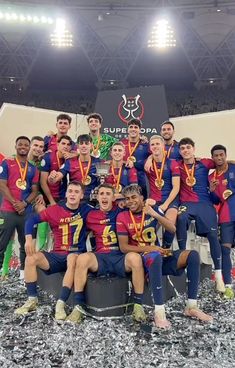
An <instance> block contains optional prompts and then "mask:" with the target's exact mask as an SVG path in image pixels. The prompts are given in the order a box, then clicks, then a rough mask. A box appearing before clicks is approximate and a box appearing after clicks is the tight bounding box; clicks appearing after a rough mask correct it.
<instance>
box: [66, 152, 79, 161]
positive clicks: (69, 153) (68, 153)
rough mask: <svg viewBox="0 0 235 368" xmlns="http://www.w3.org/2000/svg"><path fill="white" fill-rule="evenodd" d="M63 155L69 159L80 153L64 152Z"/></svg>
mask: <svg viewBox="0 0 235 368" xmlns="http://www.w3.org/2000/svg"><path fill="white" fill-rule="evenodd" d="M63 157H64V159H65V160H68V159H69V158H74V157H78V153H77V152H76V151H73V152H63Z"/></svg>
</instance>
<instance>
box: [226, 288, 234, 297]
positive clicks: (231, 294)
mask: <svg viewBox="0 0 235 368" xmlns="http://www.w3.org/2000/svg"><path fill="white" fill-rule="evenodd" d="M224 298H226V299H233V298H234V291H233V289H232V288H231V287H226V288H225V292H224Z"/></svg>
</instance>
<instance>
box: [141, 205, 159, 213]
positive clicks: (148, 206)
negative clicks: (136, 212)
mask: <svg viewBox="0 0 235 368" xmlns="http://www.w3.org/2000/svg"><path fill="white" fill-rule="evenodd" d="M143 211H144V213H146V215H149V216H153V215H155V213H156V212H155V211H154V209H153V208H152V207H151V206H150V205H149V204H145V206H144V208H143Z"/></svg>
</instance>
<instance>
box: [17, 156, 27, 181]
mask: <svg viewBox="0 0 235 368" xmlns="http://www.w3.org/2000/svg"><path fill="white" fill-rule="evenodd" d="M16 162H17V165H18V167H19V171H20V179H21V181H22V182H24V181H25V178H26V175H27V171H28V161H26V163H25V167H24V168H23V167H22V166H21V164H20V161H19V160H18V158H17V157H16Z"/></svg>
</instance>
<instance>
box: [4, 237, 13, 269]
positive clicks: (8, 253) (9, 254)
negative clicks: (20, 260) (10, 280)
mask: <svg viewBox="0 0 235 368" xmlns="http://www.w3.org/2000/svg"><path fill="white" fill-rule="evenodd" d="M13 243H14V240H10V241H9V243H8V245H7V249H6V250H5V253H4V260H3V264H2V276H6V275H8V273H9V264H10V260H11V257H12V251H13Z"/></svg>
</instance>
